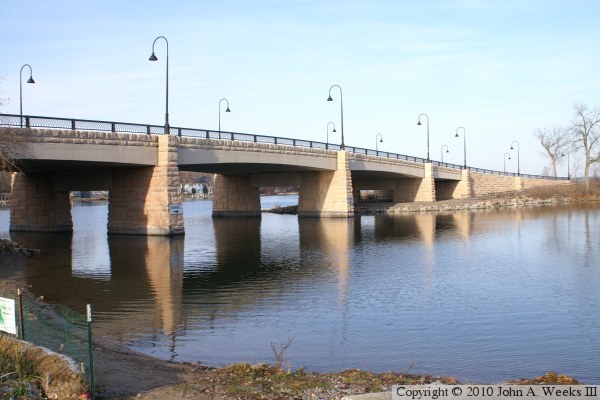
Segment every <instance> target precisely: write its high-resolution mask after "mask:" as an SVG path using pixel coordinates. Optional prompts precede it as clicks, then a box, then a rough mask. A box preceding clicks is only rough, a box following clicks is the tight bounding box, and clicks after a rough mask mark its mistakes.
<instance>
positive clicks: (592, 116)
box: [533, 103, 600, 189]
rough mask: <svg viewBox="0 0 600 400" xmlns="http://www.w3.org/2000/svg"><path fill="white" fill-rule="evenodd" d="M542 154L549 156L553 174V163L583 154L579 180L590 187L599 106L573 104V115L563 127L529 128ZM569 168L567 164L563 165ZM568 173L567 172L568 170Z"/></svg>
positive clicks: (599, 144)
mask: <svg viewBox="0 0 600 400" xmlns="http://www.w3.org/2000/svg"><path fill="white" fill-rule="evenodd" d="M533 134H534V135H535V137H536V138H537V139H538V140H539V142H540V144H541V145H542V148H543V149H544V155H546V156H547V157H548V158H549V159H550V163H551V168H552V174H553V175H554V176H556V164H557V163H559V162H561V161H563V160H564V159H565V157H566V158H567V160H568V159H569V158H570V157H569V156H570V155H572V156H573V160H576V158H575V156H576V155H578V154H581V155H583V158H584V160H583V165H582V166H583V179H584V182H585V186H586V189H589V186H590V169H591V167H592V166H593V165H594V164H596V163H599V162H600V108H598V107H590V106H588V105H587V104H584V103H577V104H575V105H574V106H573V117H572V119H571V121H570V122H569V124H568V125H567V126H565V127H560V126H554V127H552V128H538V129H536V130H534V131H533ZM567 167H568V168H569V171H570V166H569V165H567ZM569 175H570V173H569Z"/></svg>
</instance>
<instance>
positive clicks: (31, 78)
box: [27, 76, 35, 83]
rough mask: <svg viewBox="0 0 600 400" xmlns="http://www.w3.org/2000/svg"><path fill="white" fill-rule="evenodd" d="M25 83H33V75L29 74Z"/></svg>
mask: <svg viewBox="0 0 600 400" xmlns="http://www.w3.org/2000/svg"><path fill="white" fill-rule="evenodd" d="M27 83H35V81H34V80H33V76H30V77H29V79H27Z"/></svg>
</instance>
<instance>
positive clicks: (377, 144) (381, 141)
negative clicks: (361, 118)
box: [375, 133, 383, 154]
mask: <svg viewBox="0 0 600 400" xmlns="http://www.w3.org/2000/svg"><path fill="white" fill-rule="evenodd" d="M377 138H379V141H377ZM379 143H383V135H382V134H381V133H378V134H377V135H376V136H375V152H376V153H377V154H379Z"/></svg>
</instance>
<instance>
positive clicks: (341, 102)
mask: <svg viewBox="0 0 600 400" xmlns="http://www.w3.org/2000/svg"><path fill="white" fill-rule="evenodd" d="M334 87H337V88H338V89H340V120H341V122H342V132H341V136H342V144H341V145H340V150H345V149H346V146H345V145H344V104H343V101H342V88H341V87H340V86H339V85H331V87H330V88H329V97H328V98H327V101H333V98H332V97H331V89H333V88H334Z"/></svg>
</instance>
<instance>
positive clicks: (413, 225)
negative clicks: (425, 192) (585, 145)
mask: <svg viewBox="0 0 600 400" xmlns="http://www.w3.org/2000/svg"><path fill="white" fill-rule="evenodd" d="M262 200H263V208H268V207H272V206H274V205H276V204H279V205H281V206H285V205H289V204H294V203H295V202H297V196H276V197H264V198H263V199H262ZM72 213H73V220H74V233H73V234H32V233H13V234H11V237H12V239H13V240H17V241H19V242H21V243H22V244H23V245H25V246H27V247H34V248H39V249H41V250H42V254H41V255H40V256H38V257H35V258H32V259H30V260H29V261H28V262H27V265H26V267H25V276H26V279H27V281H28V283H29V284H31V285H32V286H33V291H34V292H35V293H36V294H38V295H41V294H43V295H44V296H45V298H46V299H48V300H50V301H54V302H61V303H64V304H67V305H69V306H70V307H73V308H75V309H77V310H80V311H83V309H84V307H85V304H86V303H91V304H92V305H93V309H94V315H95V327H94V330H95V333H96V334H98V335H103V336H109V337H111V338H113V339H115V340H118V341H119V342H121V343H123V344H125V345H127V346H129V347H130V348H132V349H135V350H139V351H142V352H144V353H147V354H150V355H153V356H156V357H160V358H164V359H170V360H178V361H192V362H195V361H201V362H202V363H203V364H206V365H213V366H219V365H224V364H228V363H232V362H240V361H247V362H263V361H266V362H273V360H274V356H273V353H272V351H271V346H270V343H271V342H275V343H279V342H285V341H286V340H287V338H288V337H293V338H294V339H293V343H292V345H291V346H290V348H289V349H288V351H287V352H286V353H285V362H287V363H289V364H290V366H291V367H292V368H300V367H306V368H308V369H309V370H318V371H337V370H342V369H345V368H361V369H367V370H372V371H386V370H396V371H405V370H407V369H410V371H411V372H413V373H427V374H437V375H452V376H455V377H457V378H459V379H461V380H468V381H472V382H473V381H474V382H499V381H502V380H505V379H514V378H518V377H533V376H537V375H540V374H543V373H545V372H546V371H550V370H552V371H557V372H561V373H567V374H570V375H573V376H575V377H576V378H578V379H581V380H582V381H584V382H586V383H595V384H599V383H600V366H599V365H598V363H597V360H598V358H599V356H600V343H599V340H600V339H599V338H600V323H599V321H600V311H599V309H600V307H599V306H600V290H598V288H599V287H600V257H599V256H600V252H599V249H600V241H599V239H598V238H599V237H600V235H599V234H600V232H599V230H600V224H599V223H600V212H599V209H598V208H568V207H565V208H549V207H546V208H528V209H519V210H503V211H488V212H477V213H466V212H463V213H456V214H412V215H400V216H362V217H360V216H357V217H355V218H354V219H351V220H343V219H322V220H321V219H298V218H297V217H296V216H290V215H274V214H264V215H263V217H262V219H252V218H222V219H213V218H212V217H211V214H210V213H211V203H210V201H194V202H186V203H185V204H184V215H185V228H186V235H185V237H180V238H163V237H135V236H118V235H111V236H108V235H106V219H107V206H106V204H98V205H92V206H75V207H73V210H72ZM0 223H1V224H2V225H1V226H2V230H3V231H4V236H6V235H8V234H7V232H6V231H7V230H8V212H7V211H6V210H2V211H0Z"/></svg>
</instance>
